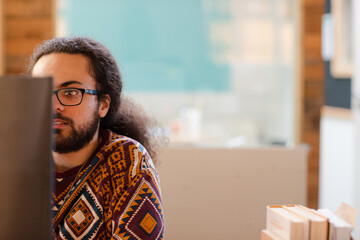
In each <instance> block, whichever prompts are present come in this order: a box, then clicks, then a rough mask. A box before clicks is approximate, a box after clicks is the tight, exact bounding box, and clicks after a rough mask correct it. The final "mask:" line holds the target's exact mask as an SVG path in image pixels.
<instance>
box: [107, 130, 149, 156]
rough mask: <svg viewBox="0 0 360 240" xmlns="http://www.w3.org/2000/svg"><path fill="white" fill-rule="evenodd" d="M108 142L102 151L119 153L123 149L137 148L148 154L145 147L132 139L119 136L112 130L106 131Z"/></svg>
mask: <svg viewBox="0 0 360 240" xmlns="http://www.w3.org/2000/svg"><path fill="white" fill-rule="evenodd" d="M106 131H107V132H106V134H105V135H106V140H105V143H104V145H103V146H102V148H101V150H108V151H117V150H119V149H122V148H131V149H133V148H136V149H138V150H140V151H141V152H143V153H147V152H146V149H145V147H144V146H143V145H142V144H141V143H139V142H138V141H136V140H135V139H132V138H130V137H127V136H124V135H119V134H117V133H114V132H112V131H110V130H106Z"/></svg>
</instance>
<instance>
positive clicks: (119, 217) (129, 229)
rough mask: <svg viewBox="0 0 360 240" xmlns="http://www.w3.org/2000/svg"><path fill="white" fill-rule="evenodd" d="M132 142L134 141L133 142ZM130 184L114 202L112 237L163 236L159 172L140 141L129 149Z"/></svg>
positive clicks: (127, 175)
mask: <svg viewBox="0 0 360 240" xmlns="http://www.w3.org/2000/svg"><path fill="white" fill-rule="evenodd" d="M131 145H132V144H131ZM126 149H127V151H129V152H128V153H127V154H125V156H127V157H128V158H129V159H127V162H128V164H129V167H128V168H127V170H126V174H125V175H124V177H125V176H126V178H127V181H125V182H126V183H127V184H126V185H127V186H126V187H125V190H124V191H123V192H122V194H121V196H120V197H119V199H117V201H116V203H115V204H114V205H115V206H114V208H113V213H112V224H111V225H112V239H163V235H164V216H163V208H162V200H161V190H160V185H159V178H158V174H157V172H156V170H155V167H154V165H153V163H152V160H151V158H150V156H149V155H148V153H147V152H146V150H145V149H144V148H143V147H142V146H141V145H140V144H138V143H136V142H135V143H134V144H133V145H132V146H131V147H127V148H126Z"/></svg>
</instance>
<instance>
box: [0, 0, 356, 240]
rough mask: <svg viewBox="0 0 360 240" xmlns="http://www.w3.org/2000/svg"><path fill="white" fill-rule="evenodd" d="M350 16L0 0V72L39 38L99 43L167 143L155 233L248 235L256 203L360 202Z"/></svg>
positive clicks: (314, 6) (188, 4) (242, 2)
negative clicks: (162, 229) (160, 222)
mask: <svg viewBox="0 0 360 240" xmlns="http://www.w3.org/2000/svg"><path fill="white" fill-rule="evenodd" d="M356 11H360V5H359V3H358V1H351V0H312V1H310V0H270V1H269V0H267V1H265V0H226V1H223V0H221V1H220V0H191V1H189V0H185V1H165V0H159V1H155V2H154V1H151V2H148V1H127V0H120V1H119V0H112V1H106V2H102V1H101V2H100V1H96V0H86V1H85V0H76V1H75V0H27V1H24V0H0V56H1V57H0V73H1V75H7V74H21V73H23V72H24V67H25V64H26V60H27V58H28V56H29V55H30V54H31V53H32V51H33V49H34V47H35V46H36V45H37V44H39V43H41V42H42V41H43V40H44V39H49V38H53V37H55V36H76V35H81V36H88V37H92V38H94V39H96V40H98V41H100V42H102V43H104V45H105V46H107V47H108V48H109V49H110V50H111V51H112V52H113V54H114V55H115V58H116V60H117V61H118V64H119V68H120V71H121V72H122V74H123V79H124V82H125V94H126V95H128V96H130V97H131V98H133V99H134V100H135V101H136V102H137V103H139V104H140V105H142V106H143V107H144V109H145V110H146V112H147V113H148V114H150V115H151V116H153V117H154V118H156V119H157V120H158V121H159V122H160V123H161V124H162V126H163V128H161V129H154V134H156V133H157V131H164V132H165V133H166V135H167V136H168V139H169V141H168V143H167V144H164V146H163V148H162V149H161V151H160V153H159V160H160V164H159V166H158V170H159V173H160V178H161V185H162V194H163V204H164V211H165V221H166V233H165V236H166V238H167V239H247V240H248V239H259V238H260V231H261V229H263V228H264V227H265V206H266V205H271V204H276V205H278V204H302V205H305V206H308V207H310V208H314V209H318V208H328V209H330V210H332V211H335V210H336V208H337V207H338V206H339V205H340V204H341V202H346V203H348V204H349V205H351V206H353V207H355V208H357V209H358V210H359V209H360V190H359V189H360V188H359V187H358V183H359V182H360V174H359V173H360V164H359V163H358V161H357V159H359V156H360V151H359V150H358V148H357V147H356V146H357V144H358V143H359V142H360V137H359V136H360V131H359V129H360V120H359V106H360V104H359V103H358V101H359V96H360V46H359V44H358V43H359V42H360V41H359V40H360V32H359V31H360V30H359V29H360V28H359V26H360V19H359V16H358V15H357V14H354V13H356ZM358 212H359V211H358ZM357 219H358V220H360V215H359V214H358V215H357ZM357 222H358V224H357V225H356V227H355V230H354V233H353V234H354V238H355V239H357V238H360V224H359V222H360V221H357Z"/></svg>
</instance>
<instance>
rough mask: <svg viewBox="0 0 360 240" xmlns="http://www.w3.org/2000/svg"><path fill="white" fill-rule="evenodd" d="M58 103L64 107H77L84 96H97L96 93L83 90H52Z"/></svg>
mask: <svg viewBox="0 0 360 240" xmlns="http://www.w3.org/2000/svg"><path fill="white" fill-rule="evenodd" d="M53 93H54V94H55V95H56V97H57V99H58V100H59V102H60V103H61V104H62V105H64V106H77V105H80V104H81V102H82V100H83V98H84V94H85V93H88V94H90V95H97V94H98V91H96V90H91V89H83V88H62V89H58V90H53Z"/></svg>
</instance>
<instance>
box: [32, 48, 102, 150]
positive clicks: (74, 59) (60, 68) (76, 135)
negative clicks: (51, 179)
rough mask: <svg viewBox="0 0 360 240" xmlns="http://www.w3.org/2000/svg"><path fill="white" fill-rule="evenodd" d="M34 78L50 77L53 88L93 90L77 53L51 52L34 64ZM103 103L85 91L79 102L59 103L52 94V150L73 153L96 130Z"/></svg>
mask: <svg viewBox="0 0 360 240" xmlns="http://www.w3.org/2000/svg"><path fill="white" fill-rule="evenodd" d="M32 75H33V76H34V77H49V76H50V77H52V78H53V81H54V82H53V84H54V89H55V90H58V89H62V88H83V89H92V90H96V88H95V85H96V82H95V80H94V78H93V77H92V76H91V75H90V72H89V60H88V58H86V57H85V56H83V55H80V54H65V53H52V54H49V55H45V56H42V57H41V58H40V59H39V60H38V61H37V63H36V64H35V66H34V68H33V71H32ZM106 112H107V109H106V111H105V112H104V109H103V103H101V102H98V98H97V96H95V95H90V94H87V93H85V94H84V97H83V100H82V102H81V104H80V105H77V106H63V105H62V104H61V103H60V102H59V100H58V99H57V97H56V96H55V94H54V95H53V114H54V119H53V126H52V127H53V130H54V131H53V132H54V140H55V144H56V145H55V149H54V151H55V152H58V153H69V152H76V151H78V150H80V149H81V148H83V147H84V146H86V145H87V144H88V143H89V142H90V141H91V140H92V139H94V136H96V134H97V133H98V129H99V121H100V117H104V116H105V115H106Z"/></svg>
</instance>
